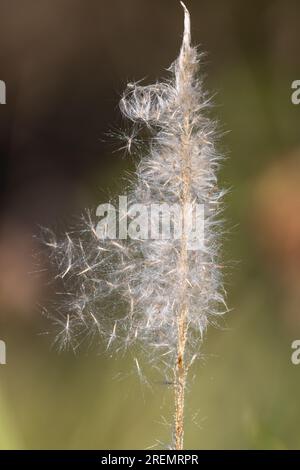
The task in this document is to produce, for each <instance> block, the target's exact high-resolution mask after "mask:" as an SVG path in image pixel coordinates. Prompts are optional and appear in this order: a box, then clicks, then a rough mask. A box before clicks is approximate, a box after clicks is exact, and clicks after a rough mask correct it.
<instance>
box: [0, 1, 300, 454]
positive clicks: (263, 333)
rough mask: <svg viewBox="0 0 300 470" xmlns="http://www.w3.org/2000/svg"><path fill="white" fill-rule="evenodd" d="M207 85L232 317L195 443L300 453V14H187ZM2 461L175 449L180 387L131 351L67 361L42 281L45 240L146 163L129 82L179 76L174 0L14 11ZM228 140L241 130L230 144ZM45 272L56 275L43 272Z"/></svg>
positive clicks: (286, 8)
mask: <svg viewBox="0 0 300 470" xmlns="http://www.w3.org/2000/svg"><path fill="white" fill-rule="evenodd" d="M186 4H187V6H188V8H189V9H190V12H191V15H192V33H193V40H194V43H198V44H200V47H201V49H202V50H204V51H208V54H207V56H206V59H205V61H204V64H203V73H204V75H205V85H206V87H207V88H208V90H210V91H211V92H212V93H214V92H216V95H215V98H214V102H215V107H214V109H213V111H212V115H213V117H216V118H218V120H219V122H220V126H221V129H222V130H224V131H225V134H224V136H223V138H222V140H221V141H220V143H219V147H220V150H221V151H223V152H224V153H225V154H226V156H227V159H226V160H225V162H224V165H223V168H222V171H221V174H220V183H221V185H223V186H225V187H227V188H230V192H229V194H228V196H227V198H226V211H225V213H226V218H227V224H226V226H227V228H228V230H227V232H226V237H225V240H224V264H225V265H226V266H228V267H227V268H226V270H225V271H226V272H225V275H226V287H227V289H228V305H229V307H230V308H231V309H232V311H231V313H230V314H228V315H227V317H226V318H225V319H224V321H223V323H222V324H221V325H220V328H219V329H211V330H209V332H208V335H207V338H206V341H205V342H204V344H203V350H202V359H201V360H200V361H198V363H197V364H196V365H195V367H194V369H193V371H192V374H191V381H190V385H189V392H188V399H187V419H186V447H187V448H196V449H202V448H203V449H204V448H208V449H217V448H236V449H240V448H241V449H244V448H251V449H262V448H265V449H291V448H300V436H299V431H298V429H297V424H298V420H299V418H300V409H299V396H300V365H299V366H298V367H297V366H295V365H293V364H292V363H291V353H292V350H291V342H292V341H293V340H294V339H298V338H300V311H299V307H300V217H299V214H300V171H299V170H300V134H299V118H300V105H299V106H295V105H293V104H292V103H291V83H292V81H294V80H296V79H300V32H299V20H300V4H299V1H298V0H289V1H283V0H274V1H268V0H252V1H250V0H249V1H244V2H241V1H240V0H226V2H225V1H222V0H210V1H208V0H186ZM0 9H1V17H0V79H1V80H5V82H6V85H7V104H6V105H5V106H0V174H1V205H0V209H1V232H0V266H1V270H0V339H2V340H5V342H6V346H7V364H6V365H1V366H0V416H1V419H0V448H2V449H48V448H52V449H53V448H58V449H60V448H62V449H64V448H66V449H78V448H83V449H90V448H100V449H118V448H119V449H136V448H146V447H148V446H152V445H155V444H158V446H159V447H165V446H166V445H168V444H169V443H170V434H171V430H170V427H169V425H168V424H166V423H170V417H171V413H172V408H171V407H172V391H171V390H170V389H169V387H168V386H167V385H164V384H163V383H160V382H159V380H156V379H153V380H152V379H151V376H150V377H149V382H150V383H149V386H144V385H143V384H141V383H140V381H139V379H138V377H137V375H136V373H135V366H134V362H133V360H132V357H131V355H130V354H128V356H127V357H109V356H103V355H99V354H98V351H97V345H94V346H93V347H91V348H88V347H84V348H83V349H82V350H81V351H80V352H79V353H78V354H77V355H74V354H73V353H71V352H65V353H60V354H59V353H58V352H57V350H55V349H54V348H51V344H52V341H53V339H54V330H53V327H52V324H51V322H50V321H49V320H47V319H46V318H43V317H42V315H41V307H40V306H41V305H44V303H45V299H46V298H47V296H48V279H47V273H43V274H39V273H36V272H35V271H36V260H35V255H34V254H35V253H36V251H37V250H38V249H39V248H38V247H37V244H36V241H35V238H34V235H36V234H37V233H38V232H39V226H40V225H42V226H48V227H49V226H50V227H52V228H54V229H56V230H58V231H59V230H64V229H67V227H69V226H70V224H71V223H73V222H74V220H73V217H74V216H75V217H76V216H79V215H80V214H81V213H82V212H83V210H84V209H85V208H86V207H94V206H96V205H97V204H98V203H100V202H103V201H106V200H107V198H108V197H109V196H111V195H117V194H122V190H123V188H124V181H123V178H124V175H125V174H126V172H127V171H128V170H132V169H133V161H132V160H131V159H130V158H129V159H128V158H123V156H122V153H118V152H115V150H116V149H117V147H118V142H116V140H115V139H114V138H110V137H109V136H108V135H107V132H109V131H114V130H115V129H117V128H118V127H120V126H121V127H122V126H124V123H122V122H121V120H120V117H119V111H118V99H119V96H120V93H121V92H122V90H123V89H124V87H125V85H126V82H127V81H130V80H138V79H140V78H143V77H145V83H150V82H151V81H153V80H155V79H157V78H158V77H161V76H163V75H165V74H166V72H165V68H166V67H167V66H168V65H170V63H171V62H172V61H173V60H174V59H175V57H176V56H177V54H178V49H179V46H180V41H181V34H182V10H181V8H180V5H179V2H178V1H177V0H176V1H175V0H174V1H171V0H170V1H169V0H164V1H163V2H162V1H159V0H139V1H138V0H111V1H110V2H105V1H104V0H103V1H102V0H89V1H83V0H72V1H71V0H59V1H58V0H51V1H50V0H40V1H38V2H37V1H34V0H27V1H26V2H19V1H17V0H10V1H6V0H0ZM227 131H229V132H227ZM42 268H43V266H42Z"/></svg>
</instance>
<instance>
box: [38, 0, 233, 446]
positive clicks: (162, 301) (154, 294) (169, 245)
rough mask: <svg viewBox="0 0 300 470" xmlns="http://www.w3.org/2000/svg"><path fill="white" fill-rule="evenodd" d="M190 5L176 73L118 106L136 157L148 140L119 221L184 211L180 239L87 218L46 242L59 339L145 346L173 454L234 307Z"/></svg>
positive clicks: (132, 87)
mask: <svg viewBox="0 0 300 470" xmlns="http://www.w3.org/2000/svg"><path fill="white" fill-rule="evenodd" d="M182 6H183V9H184V34H183V42H182V46H181V50H180V54H179V57H178V58H177V60H176V61H175V62H174V63H173V64H172V66H171V67H170V68H169V77H168V78H167V79H166V80H164V81H161V82H157V83H155V84H153V85H146V86H143V85H141V83H130V84H129V85H128V86H127V89H126V90H125V93H124V95H123V96H122V99H121V101H120V109H121V112H122V113H123V115H124V116H125V117H126V118H128V119H129V120H130V121H131V123H132V132H131V133H130V135H129V136H128V137H127V148H128V151H132V149H133V148H134V141H135V139H138V136H139V133H140V131H141V130H142V129H146V132H147V139H148V145H147V153H146V154H145V155H144V156H143V157H142V158H140V161H139V163H138V164H137V167H136V171H135V175H134V177H133V179H132V183H131V186H130V188H129V190H128V193H127V198H128V207H129V209H128V210H127V212H126V213H122V214H121V218H123V219H124V218H126V219H127V220H128V221H129V225H130V224H131V229H132V224H133V223H134V224H135V227H136V224H137V223H138V217H136V215H137V214H136V213H135V214H133V213H132V210H131V207H132V205H134V204H139V205H140V207H143V208H145V207H146V208H150V206H151V207H153V205H158V206H159V207H161V206H162V205H167V206H168V207H170V206H172V207H177V208H178V207H179V208H180V214H181V220H182V231H181V236H180V237H178V238H176V237H164V236H162V237H159V238H157V237H150V238H149V236H143V234H141V235H140V236H132V237H126V238H124V237H121V236H115V234H114V236H113V237H112V236H110V237H109V236H107V235H108V234H107V232H106V235H105V236H101V234H99V230H97V227H98V226H97V225H96V223H95V221H93V220H92V217H91V216H88V217H87V218H86V223H85V227H84V228H83V230H82V231H79V232H78V233H77V234H76V233H72V234H71V233H68V234H66V237H65V239H64V240H62V241H57V240H56V238H55V236H54V235H53V234H50V232H49V236H48V240H47V244H48V246H49V247H50V248H51V259H52V261H53V262H54V263H55V264H56V266H58V267H59V277H60V278H61V279H62V281H63V282H64V284H65V292H66V294H67V295H66V296H65V301H63V303H60V306H59V307H58V308H57V315H56V323H57V325H58V326H59V328H60V331H59V333H58V336H57V340H59V342H60V344H62V345H63V346H66V345H67V344H71V346H72V347H73V348H74V349H76V348H77V347H78V346H79V344H80V342H81V338H82V335H84V334H86V335H88V336H91V335H92V336H94V335H95V334H97V335H99V336H100V337H101V341H102V342H104V343H105V344H106V349H110V348H113V346H115V348H116V349H117V350H119V349H127V348H130V347H132V346H133V345H134V344H138V345H139V347H138V348H136V350H138V351H139V354H143V353H144V356H145V357H146V358H147V360H148V361H149V362H150V364H152V365H153V366H154V367H157V368H159V369H160V370H161V371H163V373H164V374H165V375H166V377H167V380H168V382H169V383H170V382H171V383H172V384H173V386H174V395H175V411H174V436H173V444H172V446H173V448H175V449H183V444H184V402H185V390H186V381H187V374H188V371H189V368H190V367H191V365H192V363H193V362H194V360H195V359H196V358H197V356H198V354H199V347H200V345H201V342H202V339H203V335H204V333H205V330H206V328H207V326H208V324H209V323H214V322H215V320H216V317H217V316H219V315H220V314H222V313H224V311H226V305H225V301H224V292H223V291H224V289H223V286H222V280H221V271H220V267H219V252H220V234H221V224H220V221H219V214H220V212H221V209H222V208H221V205H220V202H221V199H222V196H223V192H222V191H220V190H218V187H217V176H216V175H217V171H218V167H219V161H220V155H218V153H217V152H216V149H215V144H214V142H215V139H216V125H215V122H213V121H211V120H210V119H209V118H208V117H207V116H206V110H207V108H209V106H210V99H209V97H208V96H207V94H206V93H205V92H204V91H203V89H202V82H201V80H200V79H199V76H198V72H199V61H200V58H201V55H200V54H198V51H197V49H196V48H195V47H192V45H191V33H190V15H189V12H188V10H187V8H186V7H185V5H184V4H183V3H182ZM136 148H137V149H138V151H139V146H136ZM199 206H204V208H205V211H204V214H205V218H204V227H205V230H204V234H205V237H204V244H203V246H202V247H201V249H198V248H195V249H193V246H191V245H190V244H191V240H190V214H191V212H190V211H191V208H192V209H194V208H195V209H196V208H197V207H199ZM102 215H103V214H102ZM119 215H120V214H119ZM102 222H103V221H102ZM106 222H107V220H106ZM140 225H142V224H140ZM98 229H99V227H98ZM140 232H143V227H140ZM119 235H120V234H119ZM144 235H145V234H144ZM221 305H223V307H221ZM135 361H136V365H137V368H138V370H140V366H139V361H138V358H136V359H135Z"/></svg>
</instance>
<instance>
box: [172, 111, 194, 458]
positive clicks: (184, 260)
mask: <svg viewBox="0 0 300 470" xmlns="http://www.w3.org/2000/svg"><path fill="white" fill-rule="evenodd" d="M189 136H190V119H189V113H188V112H187V113H186V115H185V119H184V126H183V135H182V140H181V144H182V171H181V178H182V192H181V197H180V199H181V207H182V214H183V220H182V225H183V232H182V238H181V246H180V259H179V269H180V279H181V305H180V308H179V311H178V316H177V327H178V333H177V334H178V336H177V338H178V340H177V358H176V368H175V448H176V449H177V450H181V449H183V437H184V396H185V387H186V376H187V369H188V368H187V365H186V361H185V346H186V339H187V316H188V303H187V296H186V289H187V275H188V269H189V266H188V250H187V224H188V214H187V207H188V204H189V203H190V200H191V197H190V179H191V175H190V165H189V161H190V155H189Z"/></svg>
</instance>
